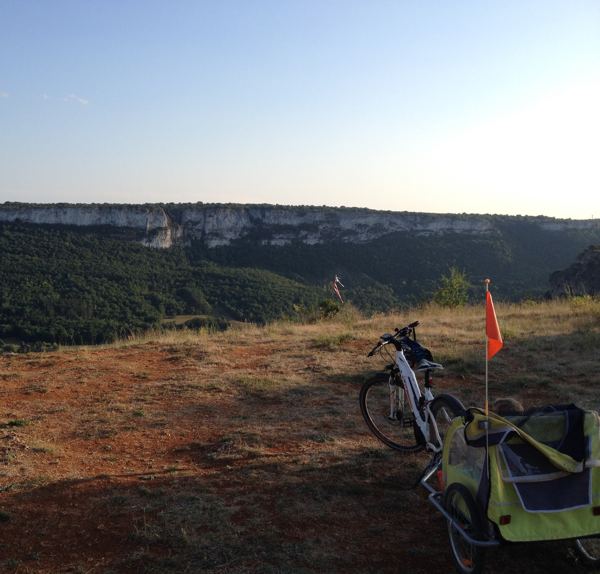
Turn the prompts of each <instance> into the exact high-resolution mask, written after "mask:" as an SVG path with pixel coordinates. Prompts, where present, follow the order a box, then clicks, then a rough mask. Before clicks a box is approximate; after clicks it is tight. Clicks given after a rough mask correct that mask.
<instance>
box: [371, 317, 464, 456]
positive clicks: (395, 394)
mask: <svg viewBox="0 0 600 574" xmlns="http://www.w3.org/2000/svg"><path fill="white" fill-rule="evenodd" d="M418 325H419V321H415V322H414V323H411V324H410V325H407V326H406V327H402V328H401V329H395V330H394V334H393V335H392V334H390V333H385V334H384V335H382V336H381V337H380V338H379V342H378V343H377V344H376V345H375V347H373V349H372V350H371V351H370V352H369V354H368V355H367V356H368V357H372V356H374V355H376V354H379V353H382V352H387V354H388V356H389V357H390V359H392V361H393V362H392V363H391V364H389V365H387V366H386V367H385V370H384V372H383V373H378V374H377V375H375V376H374V377H372V378H370V379H368V380H367V381H365V383H364V384H363V386H362V388H361V390H360V395H359V402H360V409H361V412H362V415H363V417H364V419H365V422H366V423H367V426H368V427H369V429H370V430H371V432H372V433H373V434H374V435H375V436H376V437H377V438H378V439H379V440H380V441H381V442H383V443H384V444H386V445H387V446H389V447H391V448H393V449H395V450H397V451H400V452H403V453H409V452H419V451H421V450H423V449H426V450H427V451H429V452H432V453H434V455H436V454H439V453H441V451H442V446H443V438H444V431H445V429H446V428H447V427H448V426H449V424H450V422H451V421H452V419H453V418H455V417H457V416H461V415H463V414H464V413H465V407H464V406H463V404H462V403H461V402H460V401H459V400H458V399H457V398H456V397H454V396H452V395H448V394H441V395H438V396H437V397H434V396H433V392H432V372H433V371H435V370H439V369H443V368H444V367H443V366H442V365H441V364H440V363H435V362H433V357H432V355H431V352H430V351H429V350H428V349H426V348H425V347H423V346H422V345H421V344H420V343H419V342H418V341H417V334H416V328H417V326H418ZM388 345H392V347H394V349H395V353H394V354H392V353H390V352H389V347H388ZM416 373H423V374H424V384H423V388H422V389H421V387H420V386H419V382H418V380H417V376H416Z"/></svg>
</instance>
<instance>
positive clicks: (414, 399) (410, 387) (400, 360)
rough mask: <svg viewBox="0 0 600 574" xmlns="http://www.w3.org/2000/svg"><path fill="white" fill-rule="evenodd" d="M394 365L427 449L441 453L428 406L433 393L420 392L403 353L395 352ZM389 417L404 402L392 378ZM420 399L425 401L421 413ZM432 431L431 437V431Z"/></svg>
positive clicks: (427, 390)
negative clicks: (398, 372)
mask: <svg viewBox="0 0 600 574" xmlns="http://www.w3.org/2000/svg"><path fill="white" fill-rule="evenodd" d="M396 365H397V366H398V369H399V371H400V378H401V379H402V385H403V387H404V389H403V394H404V396H408V401H409V403H410V408H411V411H412V413H413V415H414V417H415V422H416V423H417V426H418V427H419V430H420V431H421V434H422V435H423V437H424V438H425V444H426V445H427V449H428V450H431V451H432V452H434V453H436V452H441V450H442V446H443V443H442V439H441V437H440V432H439V430H438V427H437V423H436V422H435V418H434V416H433V413H432V412H431V409H430V408H429V405H430V403H431V401H432V400H433V393H432V392H431V390H430V389H429V388H428V387H425V389H424V391H423V392H421V389H420V387H419V383H418V382H417V377H416V375H415V372H414V371H413V370H412V369H411V368H410V365H409V364H408V361H407V360H406V357H405V356H404V351H402V350H396ZM389 384H390V417H392V416H393V415H394V413H395V412H397V410H398V408H399V407H400V402H404V399H403V398H402V399H401V398H400V392H402V391H401V390H400V389H399V388H398V386H397V385H394V384H393V383H392V377H390V383H389ZM422 397H423V399H424V401H425V404H424V409H423V412H422V413H421V411H420V409H419V405H420V403H421V402H422ZM432 430H433V436H431V435H432V432H431V431H432ZM432 439H433V441H432Z"/></svg>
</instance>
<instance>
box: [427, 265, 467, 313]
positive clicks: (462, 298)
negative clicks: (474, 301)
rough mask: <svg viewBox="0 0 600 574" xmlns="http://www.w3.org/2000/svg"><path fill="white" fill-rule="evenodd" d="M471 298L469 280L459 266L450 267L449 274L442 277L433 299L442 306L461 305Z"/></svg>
mask: <svg viewBox="0 0 600 574" xmlns="http://www.w3.org/2000/svg"><path fill="white" fill-rule="evenodd" d="M468 299H469V280H468V279H467V276H466V274H465V273H464V272H463V271H461V270H460V269H458V267H450V269H449V270H448V274H447V275H442V277H441V278H440V286H439V288H438V290H437V291H436V292H435V293H434V295H433V301H434V302H435V303H437V304H438V305H441V306H442V307H461V306H463V305H466V303H467V301H468Z"/></svg>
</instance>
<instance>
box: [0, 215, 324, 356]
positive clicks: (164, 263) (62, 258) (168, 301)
mask: <svg viewBox="0 0 600 574" xmlns="http://www.w3.org/2000/svg"><path fill="white" fill-rule="evenodd" d="M327 296H328V295H327V293H326V292H325V291H324V290H323V289H322V288H318V287H316V286H314V285H307V284H303V283H300V282H298V281H294V280H291V279H288V278H286V277H282V276H280V275H276V274H274V273H271V272H269V271H264V270H260V269H250V268H242V269H234V268H229V267H224V266H220V265H216V264H215V263H211V262H206V261H194V262H193V263H192V262H191V260H190V258H189V257H188V255H187V253H186V252H185V250H183V249H181V248H177V249H171V250H156V249H149V248H147V247H144V246H142V245H140V244H138V243H135V242H131V241H126V240H123V239H117V238H115V230H114V229H108V230H105V229H99V228H96V229H91V228H85V229H80V228H67V227H58V226H40V225H37V226H34V225H24V224H0V339H3V340H4V341H7V340H9V341H13V340H16V341H39V340H41V341H48V342H59V343H67V344H70V343H96V342H106V341H111V340H113V339H115V338H116V337H122V336H127V335H128V334H129V333H132V332H136V331H141V330H144V329H148V328H150V327H156V326H158V325H160V324H161V321H162V320H163V319H164V318H165V317H168V316H173V315H180V314H186V315H201V316H207V317H209V318H210V317H213V318H215V319H218V318H226V319H230V320H237V321H252V322H266V321H270V320H273V319H275V318H279V317H282V316H286V315H289V316H293V315H294V314H297V313H298V310H299V309H302V310H306V309H311V308H316V307H317V306H318V304H319V302H320V301H322V300H323V299H324V298H327Z"/></svg>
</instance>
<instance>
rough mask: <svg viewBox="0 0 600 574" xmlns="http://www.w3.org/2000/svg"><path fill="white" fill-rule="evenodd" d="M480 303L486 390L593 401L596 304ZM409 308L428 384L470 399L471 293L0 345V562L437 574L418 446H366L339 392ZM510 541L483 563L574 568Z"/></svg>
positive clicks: (353, 403)
mask: <svg viewBox="0 0 600 574" xmlns="http://www.w3.org/2000/svg"><path fill="white" fill-rule="evenodd" d="M496 307H497V313H498V317H499V321H500V325H501V328H502V330H503V332H504V336H505V340H506V346H505V349H503V350H502V351H501V352H500V353H499V354H498V355H497V357H496V358H494V360H493V361H492V363H491V365H490V376H491V392H492V398H495V397H497V396H506V395H512V396H516V397H517V398H519V399H521V400H522V401H523V402H525V403H526V404H527V405H533V404H542V403H545V402H565V401H567V400H574V401H575V402H578V403H580V404H582V405H583V406H587V407H597V406H598V404H597V403H598V392H597V389H598V386H599V384H600V369H599V368H598V367H599V366H600V354H599V352H598V342H599V337H600V327H599V326H600V320H599V319H600V304H599V303H598V301H593V300H590V299H580V300H575V301H570V302H567V301H562V302H547V303H540V304H522V305H503V304H497V306H496ZM415 319H419V320H420V321H421V327H420V329H419V330H418V334H419V338H420V339H421V340H422V342H423V343H424V344H425V345H426V346H427V347H429V348H430V349H431V350H432V352H433V354H434V358H435V359H436V360H439V361H441V362H443V363H445V365H446V367H447V368H446V370H445V371H443V372H442V374H441V375H440V376H439V377H438V379H437V392H453V393H455V394H457V395H458V396H459V397H460V398H462V399H463V401H464V402H466V403H469V404H478V405H481V404H482V401H483V372H484V361H483V353H484V341H483V325H484V309H483V307H468V308H465V309H457V310H448V309H441V308H438V307H435V306H429V307H426V308H423V309H418V310H414V311H413V312H411V313H407V314H403V315H396V316H376V317H373V318H370V319H364V318H361V317H359V316H357V315H356V314H354V313H353V312H347V313H346V314H345V315H344V316H343V317H340V318H338V319H336V320H331V321H325V322H322V323H317V324H311V325H296V324H290V323H283V322H282V323H275V324H271V325H268V326H265V327H257V326H254V325H237V326H234V327H233V328H232V329H231V330H229V331H227V332H224V333H212V334H211V333H207V332H205V331H201V332H190V331H170V332H167V333H166V334H163V333H158V332H156V333H148V334H146V335H144V336H141V337H136V338H132V339H129V340H127V341H120V342H118V343H115V344H113V345H106V346H102V347H93V348H92V347H80V348H70V349H62V350H60V351H59V352H57V353H49V354H45V355H25V356H9V357H2V358H0V378H1V379H2V388H1V389H0V394H1V395H2V403H0V423H2V425H3V426H2V428H0V496H1V497H2V498H0V520H2V528H3V545H2V546H0V571H2V572H19V573H27V572H30V573H42V572H44V573H46V572H103V573H106V574H109V573H110V572H113V573H117V572H118V573H120V572H127V573H129V572H131V573H134V572H135V573H144V572H147V573H150V574H152V573H158V572H213V573H223V572H227V573H232V574H242V573H267V572H272V573H283V572H285V573H297V574H300V573H306V574H308V573H312V574H314V573H320V572H328V573H329V572H331V573H332V574H336V573H338V574H341V573H345V572H349V571H353V572H357V573H367V572H378V573H379V572H381V573H384V574H386V573H390V574H391V573H396V572H398V570H399V569H401V570H403V571H410V572H415V573H419V572H430V571H432V570H436V571H443V572H447V571H450V570H451V562H450V556H449V551H448V545H447V539H446V534H445V528H444V523H443V521H442V520H441V518H440V517H439V516H438V515H437V514H436V513H435V512H434V510H433V509H432V508H430V507H429V506H428V505H427V503H426V501H425V500H424V497H423V495H422V493H420V492H418V491H415V490H411V489H410V488H409V487H410V485H411V484H412V483H413V482H414V480H415V479H416V477H417V476H418V474H419V471H420V469H421V468H422V467H423V465H424V464H425V462H426V459H425V458H424V457H423V456H422V455H414V456H409V457H402V456H400V455H398V454H396V453H393V452H391V451H388V450H386V448H385V447H383V446H380V445H379V444H378V443H377V441H376V440H375V439H374V438H372V437H371V436H370V435H369V434H368V431H367V430H366V426H365V425H364V423H363V421H362V419H361V417H360V413H359V409H358V404H357V395H358V390H359V387H360V383H361V382H362V380H363V379H364V377H365V376H367V375H368V374H369V373H371V372H372V371H375V370H377V369H378V368H380V367H381V365H382V364H383V363H384V362H383V361H382V360H381V359H370V360H369V359H367V358H366V353H367V352H368V351H369V350H370V348H371V347H372V345H373V344H374V343H375V342H376V340H377V338H378V336H379V335H380V334H382V333H383V332H385V331H391V330H392V329H393V327H395V326H402V325H404V324H406V323H408V322H410V321H413V320H415ZM15 421H23V424H21V423H20V422H15ZM2 517H4V518H2ZM529 548H530V547H528V546H525V547H523V548H519V547H511V548H506V549H503V550H502V551H499V552H495V553H493V554H492V557H491V559H490V566H489V569H488V572H490V574H508V573H511V574H513V573H514V571H515V564H520V565H522V567H523V569H527V570H528V571H529V572H531V573H532V574H538V573H540V574H541V573H542V572H544V574H547V573H548V572H557V571H569V572H571V571H575V569H576V567H575V566H574V565H573V563H572V561H569V559H568V552H567V551H566V549H565V548H564V546H561V545H560V544H554V545H550V547H548V548H546V547H544V548H543V549H542V555H541V556H543V557H541V558H532V553H531V551H530V550H529Z"/></svg>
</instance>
